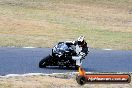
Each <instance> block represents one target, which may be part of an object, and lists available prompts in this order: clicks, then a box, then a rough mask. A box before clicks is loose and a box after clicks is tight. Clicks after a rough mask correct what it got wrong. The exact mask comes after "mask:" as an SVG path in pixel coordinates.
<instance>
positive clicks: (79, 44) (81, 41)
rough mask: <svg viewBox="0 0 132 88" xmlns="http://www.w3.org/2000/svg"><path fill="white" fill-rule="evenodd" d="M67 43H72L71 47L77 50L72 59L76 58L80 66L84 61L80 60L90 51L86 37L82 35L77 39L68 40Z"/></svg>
mask: <svg viewBox="0 0 132 88" xmlns="http://www.w3.org/2000/svg"><path fill="white" fill-rule="evenodd" d="M66 44H68V45H70V47H71V48H72V49H73V50H74V51H75V53H76V54H75V56H72V59H73V60H76V61H77V62H76V64H77V65H78V66H80V65H81V63H82V62H81V61H80V60H81V59H82V58H83V57H85V56H86V55H87V54H88V52H89V50H88V47H87V43H86V41H85V37H84V36H80V37H79V38H78V39H77V40H76V41H72V42H66Z"/></svg>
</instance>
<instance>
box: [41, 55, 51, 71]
mask: <svg viewBox="0 0 132 88" xmlns="http://www.w3.org/2000/svg"><path fill="white" fill-rule="evenodd" d="M50 59H51V56H50V55H48V56H47V57H45V58H43V59H42V60H41V61H40V62H39V67H40V68H44V67H46V66H47V65H48V62H49V60H50Z"/></svg>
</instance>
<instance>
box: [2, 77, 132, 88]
mask: <svg viewBox="0 0 132 88" xmlns="http://www.w3.org/2000/svg"><path fill="white" fill-rule="evenodd" d="M131 84H132V83H129V84H127V83H126V84H107V85H106V84H85V85H83V86H80V85H78V84H77V82H76V80H75V78H69V79H64V78H55V77H54V76H53V77H50V76H26V77H24V76H23V77H8V78H6V77H5V78H0V88H102V87H104V88H116V87H117V86H118V87H119V88H131V87H132V85H131Z"/></svg>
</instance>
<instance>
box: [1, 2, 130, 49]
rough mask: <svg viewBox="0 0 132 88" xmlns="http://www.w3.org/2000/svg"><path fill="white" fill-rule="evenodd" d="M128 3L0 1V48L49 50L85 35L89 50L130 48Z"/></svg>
mask: <svg viewBox="0 0 132 88" xmlns="http://www.w3.org/2000/svg"><path fill="white" fill-rule="evenodd" d="M131 4H132V1H131V0H28V1H27V0H0V41H1V43H0V46H4V47H6V46H16V47H23V46H34V47H52V46H53V45H54V44H56V43H57V42H59V41H66V40H74V39H75V38H77V37H78V36H79V35H85V37H86V40H87V42H88V44H89V45H90V47H94V48H113V49H123V50H131V49H132V15H131V13H132V12H131V11H132V6H131Z"/></svg>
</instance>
